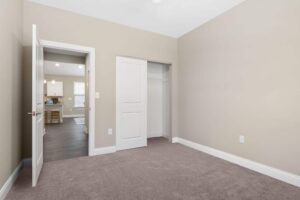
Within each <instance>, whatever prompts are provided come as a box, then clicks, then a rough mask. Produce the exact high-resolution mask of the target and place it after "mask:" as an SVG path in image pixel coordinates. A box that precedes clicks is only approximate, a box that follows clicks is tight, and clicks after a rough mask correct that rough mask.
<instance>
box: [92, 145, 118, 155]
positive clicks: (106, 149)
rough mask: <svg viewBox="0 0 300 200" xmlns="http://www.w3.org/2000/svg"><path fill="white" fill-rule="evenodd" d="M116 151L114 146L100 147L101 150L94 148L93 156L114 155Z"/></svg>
mask: <svg viewBox="0 0 300 200" xmlns="http://www.w3.org/2000/svg"><path fill="white" fill-rule="evenodd" d="M116 151H117V148H116V146H109V147H102V148H95V149H94V153H93V155H94V156H96V155H103V154H109V153H115V152H116Z"/></svg>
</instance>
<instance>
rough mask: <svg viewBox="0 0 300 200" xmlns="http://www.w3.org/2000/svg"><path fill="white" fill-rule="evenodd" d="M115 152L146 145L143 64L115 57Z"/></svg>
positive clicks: (145, 76) (142, 62) (145, 93)
mask: <svg viewBox="0 0 300 200" xmlns="http://www.w3.org/2000/svg"><path fill="white" fill-rule="evenodd" d="M116 64H117V99H116V103H117V105H116V107H117V123H116V137H117V142H116V143H117V149H118V150H123V149H131V148H137V147H142V146H147V110H146V105H147V61H145V60H139V59H132V58H124V57H117V63H116Z"/></svg>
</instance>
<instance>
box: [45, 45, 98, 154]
mask: <svg viewBox="0 0 300 200" xmlns="http://www.w3.org/2000/svg"><path fill="white" fill-rule="evenodd" d="M41 44H42V46H43V47H44V48H52V49H60V50H67V51H73V52H80V53H86V54H87V61H88V63H89V65H88V66H87V67H88V68H89V72H90V73H89V106H90V111H89V131H88V132H89V156H92V155H93V154H94V149H95V109H96V108H95V49H94V48H91V47H85V46H79V45H74V44H67V43H62V42H53V41H48V40H41Z"/></svg>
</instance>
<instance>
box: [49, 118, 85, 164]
mask: <svg viewBox="0 0 300 200" xmlns="http://www.w3.org/2000/svg"><path fill="white" fill-rule="evenodd" d="M83 130H84V125H78V124H76V123H75V121H74V119H73V118H65V119H64V123H62V124H49V125H46V135H45V136H44V162H49V161H55V160H63V159H69V158H75V157H81V156H87V155H88V136H87V134H85V133H84V131H83Z"/></svg>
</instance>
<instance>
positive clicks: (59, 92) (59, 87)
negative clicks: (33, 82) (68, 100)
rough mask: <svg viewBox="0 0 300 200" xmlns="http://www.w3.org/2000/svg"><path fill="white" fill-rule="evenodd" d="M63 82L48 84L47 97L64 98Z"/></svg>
mask: <svg viewBox="0 0 300 200" xmlns="http://www.w3.org/2000/svg"><path fill="white" fill-rule="evenodd" d="M63 95H64V94H63V82H60V81H55V82H54V83H53V82H52V81H48V82H47V96H51V97H56V96H63Z"/></svg>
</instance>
